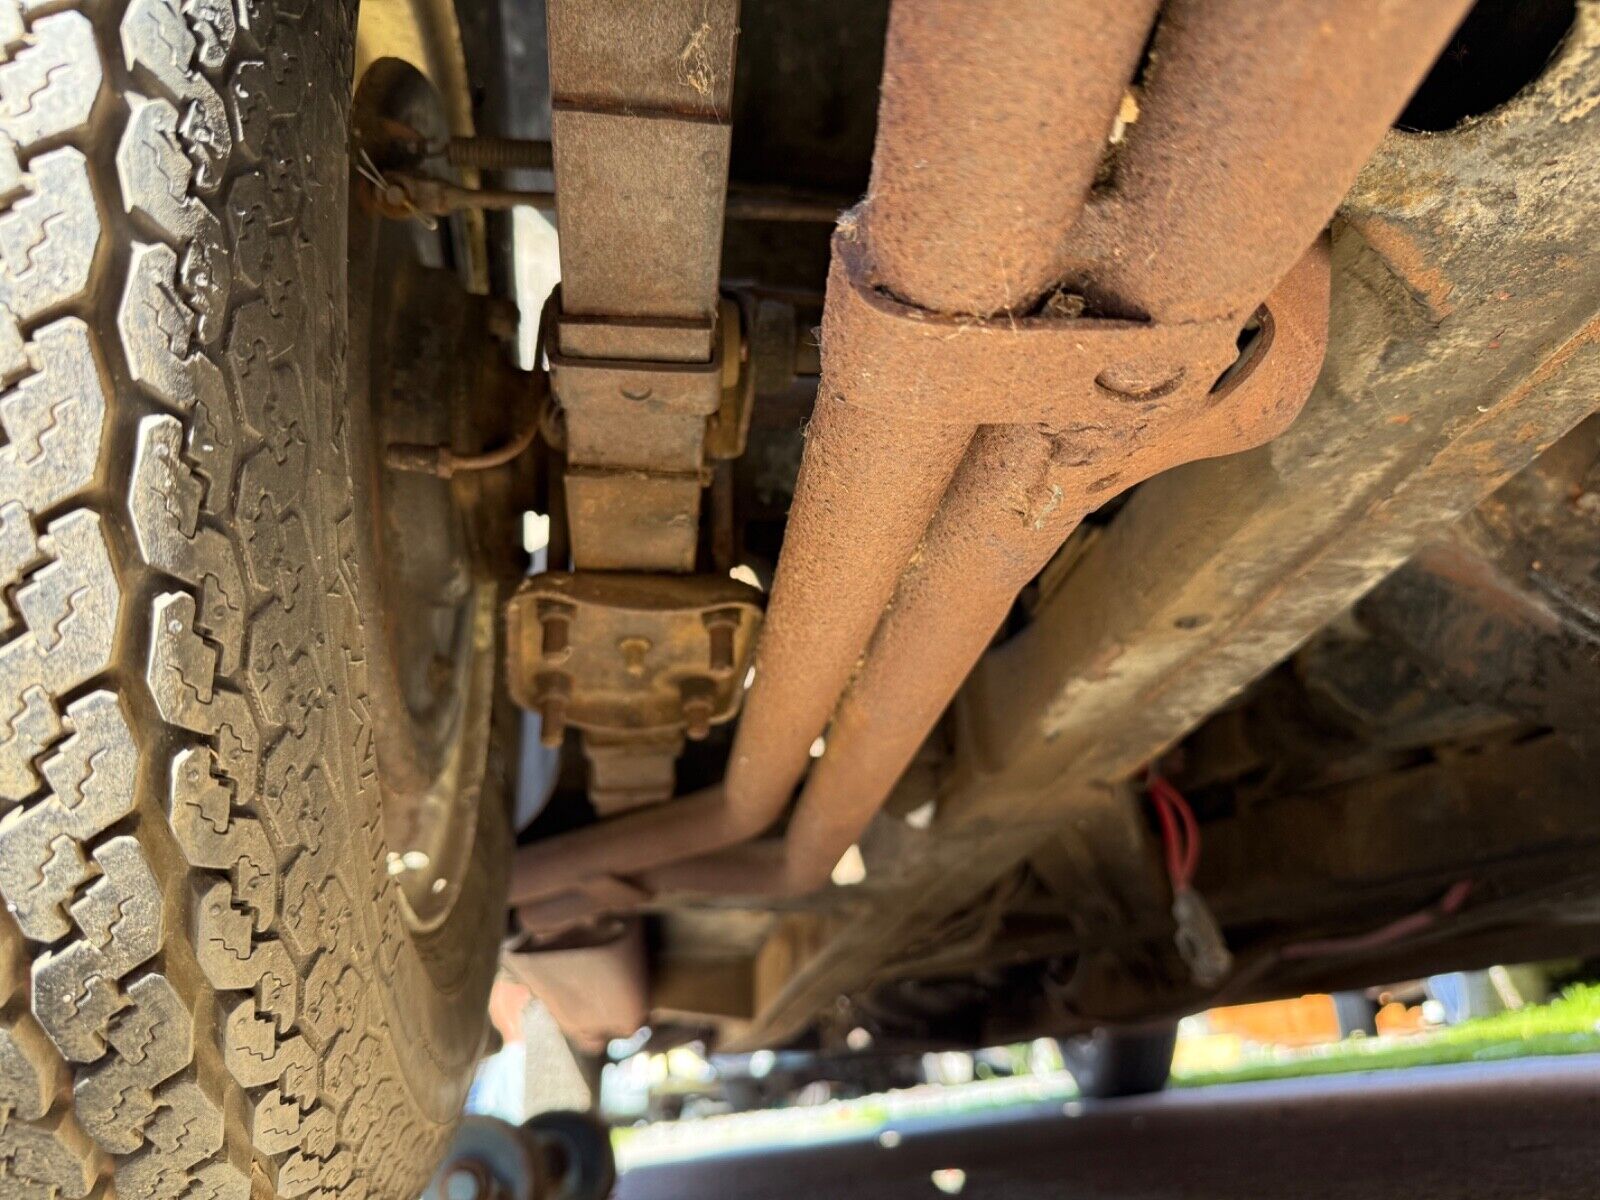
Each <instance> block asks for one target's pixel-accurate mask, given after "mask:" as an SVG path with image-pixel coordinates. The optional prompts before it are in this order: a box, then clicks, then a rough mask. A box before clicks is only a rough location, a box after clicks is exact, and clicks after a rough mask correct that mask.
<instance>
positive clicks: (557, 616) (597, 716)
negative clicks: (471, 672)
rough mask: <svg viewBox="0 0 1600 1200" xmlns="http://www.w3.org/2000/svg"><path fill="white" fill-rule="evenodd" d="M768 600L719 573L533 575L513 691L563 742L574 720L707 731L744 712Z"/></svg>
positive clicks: (515, 628) (602, 728)
mask: <svg viewBox="0 0 1600 1200" xmlns="http://www.w3.org/2000/svg"><path fill="white" fill-rule="evenodd" d="M761 601H762V595H761V593H760V591H758V590H757V589H755V588H753V587H750V586H749V585H747V584H743V583H739V582H737V581H735V580H732V579H725V578H722V577H720V576H714V575H693V576H661V575H644V574H628V573H621V572H617V573H612V572H604V573H598V572H579V573H575V574H568V573H559V572H553V573H550V574H545V575H536V576H533V577H532V578H530V579H529V580H527V581H526V582H525V583H524V584H523V585H522V586H521V587H520V588H519V589H518V591H517V594H516V595H515V596H513V597H512V598H511V601H510V604H509V605H508V607H507V610H506V622H507V641H508V646H509V651H508V652H509V654H510V683H511V694H512V696H513V698H514V699H515V700H516V701H517V703H518V704H521V705H522V706H523V707H525V708H531V709H535V710H537V711H538V712H539V713H540V714H541V716H542V718H543V723H544V737H545V739H546V740H547V741H548V742H550V743H551V744H559V743H560V740H561V737H562V734H563V733H564V731H565V729H566V728H567V726H569V725H570V726H574V727H576V728H579V729H583V730H586V731H591V732H597V733H608V734H630V735H642V734H672V733H686V734H687V735H688V736H689V737H690V738H692V739H698V738H704V737H705V736H707V734H709V733H710V731H711V726H713V725H716V724H720V723H722V722H724V721H730V720H732V719H733V717H734V715H735V714H736V713H737V712H738V710H739V704H740V702H741V700H742V699H743V696H744V688H743V677H744V673H745V670H746V669H747V667H748V664H749V659H750V652H751V650H752V648H753V646H754V644H755V635H756V629H757V628H758V626H759V625H760V621H761Z"/></svg>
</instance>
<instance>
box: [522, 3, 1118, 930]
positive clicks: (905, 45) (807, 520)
mask: <svg viewBox="0 0 1600 1200" xmlns="http://www.w3.org/2000/svg"><path fill="white" fill-rule="evenodd" d="M902 7H904V6H902ZM911 7H912V8H915V7H916V6H914V5H913V6H911ZM946 7H948V6H946ZM1086 7H1087V6H1086ZM899 11H900V10H898V9H897V13H898V12H899ZM951 11H954V10H951ZM986 12H987V13H988V19H987V21H986V22H984V27H985V28H986V29H989V30H990V31H991V34H992V38H991V40H998V41H1000V42H1001V43H1004V44H1005V52H1004V53H996V50H995V47H994V46H993V45H991V46H990V48H989V49H990V53H991V55H993V56H995V58H996V62H997V64H998V65H1000V66H1001V67H1002V71H1001V72H998V73H994V74H991V75H990V76H989V86H990V87H991V88H993V87H999V89H1000V90H1001V91H1003V90H1004V88H1005V86H1006V80H1005V78H1004V73H1005V72H1009V71H1010V70H1011V69H1012V68H1013V67H1014V66H1015V64H1016V63H1018V62H1026V61H1031V62H1032V64H1033V68H1034V70H1035V71H1043V70H1046V69H1048V70H1050V71H1054V70H1055V67H1054V64H1053V63H1052V61H1051V59H1050V57H1049V54H1050V50H1051V47H1055V46H1056V43H1055V42H1054V41H1052V42H1051V43H1049V44H1047V45H1046V46H1043V47H1041V46H1036V45H1030V42H1031V37H1032V34H1033V33H1034V32H1035V30H1034V29H1033V26H1032V23H1031V22H1022V23H1013V22H1012V21H1010V20H1009V19H1007V18H1006V17H1005V16H1004V15H1003V14H1002V13H1000V11H999V9H998V8H996V7H995V6H992V5H991V6H988V8H987V9H986ZM1085 15H1087V13H1085ZM896 19H897V20H898V19H899V18H898V17H897V18H896ZM906 19H907V20H908V21H909V22H910V23H911V26H912V28H911V30H910V32H909V33H908V35H907V36H906V37H905V38H903V39H899V40H897V39H896V36H895V35H894V34H893V33H891V38H890V46H889V51H888V62H887V65H886V67H885V77H886V78H903V79H905V80H906V81H907V82H908V84H909V83H910V82H911V81H914V80H919V79H923V77H924V76H925V75H928V74H931V73H933V71H934V70H935V69H936V67H937V60H934V61H932V62H929V61H927V60H925V59H923V58H922V57H921V56H922V55H924V54H925V53H927V52H929V51H933V50H937V49H938V44H937V39H935V44H934V45H931V46H925V45H923V44H922V43H921V41H920V40H919V37H918V36H917V34H918V33H919V31H918V30H917V29H916V28H915V26H916V16H915V14H914V13H913V14H912V15H911V16H908V17H907V18H906ZM1148 21H1149V17H1148V16H1147V17H1145V18H1144V19H1143V20H1142V21H1141V20H1140V19H1139V18H1138V17H1137V15H1135V16H1134V17H1132V18H1130V19H1129V23H1130V27H1131V28H1132V32H1131V33H1129V34H1128V38H1129V39H1131V41H1132V43H1133V46H1132V48H1131V49H1129V50H1127V52H1126V56H1125V57H1126V61H1121V60H1113V61H1112V62H1110V63H1109V64H1108V63H1104V62H1097V63H1085V62H1083V61H1082V60H1081V59H1079V58H1074V59H1073V60H1072V61H1073V62H1074V63H1075V64H1077V68H1078V69H1079V70H1080V71H1081V73H1082V74H1084V75H1085V76H1086V77H1085V78H1084V79H1082V80H1080V81H1079V82H1082V83H1083V84H1084V85H1085V86H1092V85H1091V83H1090V79H1091V78H1097V77H1098V76H1099V75H1102V74H1105V73H1106V72H1107V70H1108V69H1109V70H1110V71H1111V73H1113V74H1115V75H1116V76H1117V84H1116V86H1115V87H1114V88H1109V89H1107V88H1102V89H1101V90H1102V91H1105V92H1106V99H1105V106H1104V111H1103V112H1102V113H1100V114H1099V118H1098V119H1095V120H1089V123H1088V125H1087V126H1086V127H1085V129H1086V130H1087V132H1080V135H1079V136H1078V137H1077V139H1076V140H1075V141H1074V143H1073V145H1072V147H1071V152H1072V153H1075V154H1076V155H1078V157H1079V158H1080V159H1081V161H1082V163H1083V164H1084V166H1083V169H1082V170H1081V171H1079V172H1078V175H1079V176H1080V177H1082V178H1083V179H1084V180H1085V181H1087V180H1088V179H1090V178H1092V175H1093V170H1094V164H1095V163H1097V162H1098V160H1099V157H1100V153H1101V150H1102V147H1103V143H1104V138H1105V132H1106V131H1107V130H1109V128H1110V126H1111V122H1112V119H1113V115H1114V113H1115V109H1116V103H1117V97H1119V96H1120V94H1121V85H1122V81H1123V79H1124V78H1125V77H1126V75H1128V74H1129V73H1131V71H1132V68H1133V62H1134V58H1135V56H1136V55H1137V48H1138V44H1139V43H1140V42H1141V41H1142V39H1143V35H1144V31H1145V30H1146V29H1147V28H1148ZM1114 23H1115V24H1118V25H1119V27H1120V24H1121V19H1118V21H1117V22H1114ZM920 32H921V34H922V35H923V36H926V35H927V34H928V33H929V32H932V31H927V30H923V31H920ZM1007 39H1009V41H1007ZM1057 48H1059V47H1057ZM1030 55H1031V56H1032V57H1031V59H1030ZM1052 78H1058V77H1056V76H1052ZM970 100H971V97H969V96H966V95H962V94H946V97H945V102H946V103H947V104H951V105H956V106H958V107H959V106H962V105H965V104H966V103H969V102H970ZM947 115H949V116H951V117H952V118H958V117H959V111H958V112H953V113H949V114H947ZM995 115H996V116H997V117H1003V118H1004V120H1005V123H1004V125H1003V126H1002V127H1000V128H994V129H988V130H984V131H983V132H982V133H981V134H980V133H978V132H976V131H974V130H972V129H971V128H970V127H969V126H967V125H965V124H964V123H963V122H962V121H961V120H959V119H958V120H955V121H953V122H952V128H953V129H954V128H966V129H967V133H966V135H965V136H964V137H954V138H952V139H951V141H949V142H946V143H945V144H944V146H943V151H944V153H945V154H946V156H947V157H950V158H951V159H952V160H951V161H947V162H945V163H944V164H943V166H942V169H943V170H945V171H947V172H951V173H959V171H960V170H961V164H960V162H959V157H960V156H961V155H964V154H966V153H969V152H971V151H972V150H973V149H974V147H975V146H976V145H977V144H978V143H980V142H983V141H987V140H988V139H991V138H1000V139H1003V140H1006V141H1007V143H1008V145H1009V146H1010V156H1011V157H1012V158H1013V159H1014V160H1016V161H1022V160H1028V159H1032V158H1035V157H1039V156H1046V157H1048V159H1049V161H1050V162H1051V163H1053V164H1057V165H1059V164H1060V162H1061V161H1062V154H1063V153H1064V152H1063V150H1062V148H1061V147H1060V146H1059V145H1058V144H1057V138H1056V134H1057V132H1058V131H1057V130H1056V129H1055V128H1043V129H1041V128H1040V127H1039V124H1038V117H1037V114H1036V113H1031V112H1029V111H1027V110H1025V109H1012V110H1010V111H1009V112H996V114H995ZM1086 120H1087V118H1086ZM920 132H921V127H920V125H919V123H918V122H917V121H912V122H911V123H910V124H909V125H908V126H904V127H902V126H900V125H897V124H896V122H895V121H893V120H889V121H886V122H882V123H880V126H879V132H878V144H879V147H880V152H882V148H883V146H884V145H885V143H886V142H887V143H893V142H894V141H895V139H896V138H902V137H907V136H916V135H918V134H919V133H920ZM897 153H898V156H899V157H898V160H901V161H905V160H907V156H908V155H911V154H913V153H915V148H914V147H913V148H908V149H907V150H905V151H904V152H897ZM951 198H952V200H957V199H959V191H958V190H953V191H952V192H951ZM973 200H974V202H973V203H972V206H971V214H972V219H973V220H974V221H979V220H982V219H984V217H985V213H986V212H987V211H989V210H987V209H986V203H987V201H986V200H984V199H983V198H980V197H974V198H973ZM872 203H873V201H872V199H871V198H869V201H868V207H869V209H870V207H871V205H872ZM990 215H992V212H991V214H990ZM1002 224H1003V225H1004V226H1005V228H1006V229H1008V230H1009V229H1010V228H1011V222H1010V220H1009V218H1002ZM926 232H928V233H936V232H937V231H926ZM956 245H957V243H956V242H955V240H954V239H946V238H943V237H941V236H932V237H927V238H925V244H924V246H923V247H922V251H923V253H925V254H927V255H928V256H929V257H930V258H931V259H933V260H935V262H936V263H940V264H942V263H943V260H942V258H941V254H943V253H951V254H956V255H958V256H959V255H960V254H961V253H962V252H961V251H960V250H958V249H955V247H956ZM954 265H956V266H959V263H956V264H954ZM893 282H894V281H892V280H891V281H890V283H891V284H892V283H893ZM823 370H824V377H823V383H822V386H821V389H820V391H819V399H818V404H817V407H816V410H815V412H814V414H813V417H812V421H811V424H810V426H809V428H808V430H807V446H806V454H805V459H804V463H803V466H802V468H801V474H800V479H799V482H798V485H797V489H796V493H795V500H794V505H793V507H792V509H791V512H790V516H789V523H788V528H787V530H786V532H785V536H784V551H783V554H782V557H781V560H780V562H779V564H778V572H777V577H776V579H775V581H774V584H773V590H772V597H771V600H770V603H769V605H768V613H767V620H766V624H765V627H764V630H763V633H762V639H761V644H760V646H759V648H758V655H757V669H756V678H755V681H754V685H753V687H752V689H751V692H750V695H749V697H748V698H747V701H746V705H745V713H744V717H743V719H742V720H741V722H740V725H739V730H738V733H737V735H736V738H735V742H734V747H733V753H732V755H731V757H730V759H729V763H728V773H727V778H726V779H725V781H724V784H723V786H722V788H721V789H718V790H716V791H714V792H713V793H710V794H706V795H702V796H697V797H691V798H689V799H687V800H685V801H680V802H679V803H677V804H675V805H673V806H672V808H671V809H670V810H666V811H662V812H647V813H641V814H637V815H636V816H634V817H632V818H630V819H628V820H626V821H613V822H607V823H606V824H605V825H602V826H599V827H594V828H589V829H583V830H579V831H577V832H575V833H574V834H572V835H569V836H567V837H564V838H561V839H558V840H554V841H551V842H548V843H545V844H539V845H534V846H530V847H527V848H525V849H524V850H523V851H522V852H521V853H520V854H519V857H518V861H517V863H516V866H515V868H514V873H513V883H512V891H511V895H512V900H513V902H526V901H533V900H535V899H538V898H539V897H548V896H559V895H560V894H561V893H562V892H563V891H570V890H571V889H573V888H576V887H581V885H582V884H583V883H584V881H585V880H586V879H588V878H590V877H592V876H595V875H597V874H598V875H606V874H620V875H633V874H637V873H638V872H639V871H642V870H645V869H648V868H651V867H657V866H662V865H665V864H669V863H672V862H675V861H678V860H680V859H683V858H686V857H690V856H692V855H695V854H700V853H705V852H708V851H713V850H716V849H719V848H721V847H725V846H729V845H733V844H735V843H737V842H740V841H744V840H746V839H749V838H752V837H755V836H756V835H758V834H760V833H761V832H762V831H764V830H765V829H766V828H767V827H768V826H769V825H771V824H772V822H773V821H775V820H776V819H777V818H778V817H779V816H780V815H781V813H782V812H783V809H784V806H785V805H786V804H787V803H788V801H789V799H790V797H791V796H792V794H793V791H794V788H795V787H796V785H797V784H798V783H799V782H800V780H801V778H802V777H803V776H804V774H805V771H806V768H807V767H808V766H809V765H810V754H809V751H810V747H811V745H812V743H813V742H814V741H815V739H816V738H817V737H818V736H820V735H821V734H822V732H823V730H824V729H825V727H826V726H827V723H828V720H829V717H830V716H831V714H832V712H833V709H834V706H835V704H836V703H837V702H838V699H839V696H840V695H841V694H842V693H843V691H844V689H845V686H846V685H847V683H848V682H849V679H850V675H851V673H852V671H853V670H854V668H855V665H856V662H857V659H858V658H859V657H860V655H861V653H862V651H863V649H864V648H865V647H866V645H867V643H868V641H869V639H870V638H871V636H872V632H873V629H874V628H875V626H876V625H877V623H878V620H879V617H880V616H881V615H882V613H883V611H884V608H885V606H886V605H887V604H888V603H889V601H890V599H891V597H892V595H893V593H894V589H895V585H896V583H897V581H898V579H899V576H900V573H901V571H902V570H903V569H904V567H905V565H906V564H907V563H908V562H909V561H910V559H911V556H912V553H913V551H914V550H915V549H916V547H917V545H918V542H919V541H920V539H921V537H922V534H923V532H924V530H925V529H926V528H927V525H928V522H929V520H930V519H931V518H932V516H933V513H934V511H935V509H936V508H937V506H938V503H939V499H940V496H941V494H942V493H943V491H944V489H945V487H946V485H947V484H948V482H949V480H950V478H951V476H952V475H953V474H954V472H955V469H956V466H957V464H958V462H959V461H960V459H961V456H962V454H963V453H964V451H965V449H966V446H967V443H968V441H969V440H970V439H971V435H972V431H973V430H972V422H965V423H963V422H962V421H960V419H959V418H957V419H955V420H953V421H950V422H941V423H932V422H927V421H919V420H907V419H902V418H900V417H898V416H896V415H894V414H886V413H880V412H875V411H863V410H862V409H861V408H860V407H858V406H856V405H855V404H853V403H851V402H850V399H849V393H851V392H853V391H854V390H855V389H856V388H857V386H858V385H859V384H860V383H861V380H860V379H859V378H858V377H855V376H849V377H840V376H837V375H835V374H832V373H830V367H829V364H828V363H827V362H826V361H825V362H824V364H823ZM529 915H530V919H531V918H532V916H533V914H529ZM536 923H538V922H536Z"/></svg>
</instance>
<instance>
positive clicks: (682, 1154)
mask: <svg viewBox="0 0 1600 1200" xmlns="http://www.w3.org/2000/svg"><path fill="white" fill-rule="evenodd" d="M1584 1053H1600V986H1596V985H1586V986H1580V987H1572V988H1568V989H1567V990H1566V991H1565V992H1563V993H1562V994H1561V995H1560V996H1559V997H1558V998H1556V999H1555V1000H1553V1001H1551V1002H1550V1003H1548V1004H1543V1005H1538V1006H1534V1007H1529V1008H1524V1009H1521V1010H1519V1011H1517V1012H1506V1013H1500V1014H1498V1015H1496V1016H1493V1017H1484V1018H1481V1019H1479V1020H1476V1021H1467V1022H1463V1023H1462V1024H1460V1025H1456V1026H1453V1027H1451V1028H1449V1029H1436V1030H1431V1031H1429V1032H1426V1033H1421V1034H1417V1035H1414V1036H1409V1037H1393V1038H1375V1039H1370V1040H1369V1039H1360V1038H1358V1039H1353V1040H1350V1041H1344V1042H1340V1043H1337V1044H1335V1045H1331V1046H1316V1047H1311V1048H1307V1049H1300V1050H1292V1051H1289V1050H1286V1051H1280V1052H1277V1053H1273V1054H1272V1055H1271V1056H1270V1057H1265V1058H1259V1059H1255V1060H1247V1061H1245V1062H1243V1063H1241V1064H1240V1065H1238V1066H1235V1067H1230V1068H1227V1069H1225V1070H1215V1071H1197V1072H1192V1073H1188V1074H1183V1075H1175V1076H1174V1077H1173V1081H1172V1082H1173V1086H1175V1087H1183V1088H1194V1087H1205V1086H1208V1085H1214V1084H1222V1083H1245V1082H1252V1081H1258V1080H1269V1079H1291V1078H1296V1077H1302V1076H1309V1075H1332V1074H1339V1073H1342V1072H1350V1071H1383V1070H1394V1069H1398V1068H1404V1067H1421V1066H1433V1065H1437V1064H1442V1063H1460V1062H1493V1061H1498V1060H1503V1059H1511V1058H1523V1057H1528V1056H1533V1055H1552V1054H1584ZM1076 1096H1077V1088H1076V1087H1075V1086H1074V1085H1073V1083H1072V1080H1071V1078H1070V1077H1069V1076H1068V1075H1067V1074H1066V1073H1065V1072H1054V1073H1051V1074H1048V1075H1040V1076H1033V1077H1026V1076H1024V1077H1018V1078H1010V1079H989V1080H979V1081H977V1082H974V1083H968V1084H961V1085H958V1086H953V1087H929V1086H924V1087H918V1088H913V1089H911V1090H909V1091H903V1092H891V1093H889V1094H888V1095H883V1096H865V1097H862V1098H861V1099H859V1100H847V1101H838V1102H833V1103H830V1104H827V1105H824V1106H822V1107H820V1108H799V1109H793V1108H792V1109H780V1110H774V1111H771V1112H758V1113H741V1114H737V1115H729V1116H716V1117H707V1118H704V1119H701V1120H694V1121H685V1122H682V1123H680V1124H677V1125H655V1126H650V1127H648V1128H644V1129H626V1128H623V1129H616V1130H614V1131H613V1133H612V1141H613V1145H614V1146H615V1147H616V1150H617V1155H618V1160H619V1162H620V1163H621V1164H622V1165H624V1166H630V1167H631V1166H642V1165H644V1164H646V1163H651V1162H663V1161H670V1160H673V1159H683V1158H688V1157H694V1156H696V1155H701V1154H707V1153H715V1152H717V1151H725V1150H735V1149H748V1148H751V1147H754V1146H782V1145H805V1144H811V1145H815V1144H818V1143H824V1142H828V1141H832V1140H834V1139H837V1138H848V1137H860V1136H863V1135H866V1136H870V1135H872V1134H874V1133H877V1132H879V1131H882V1130H885V1129H893V1128H895V1126H896V1125H898V1124H900V1123H902V1122H904V1121H906V1120H908V1119H911V1118H916V1117H924V1116H933V1115H939V1116H949V1115H952V1114H956V1113H974V1112H979V1111H983V1110H991V1111H992V1110H996V1109H1005V1108H1012V1107H1017V1106H1021V1105H1037V1104H1040V1103H1064V1102H1070V1101H1072V1100H1073V1099H1074V1098H1075V1097H1076Z"/></svg>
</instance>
